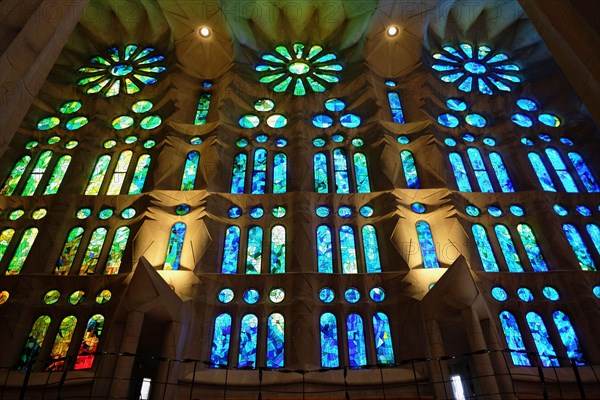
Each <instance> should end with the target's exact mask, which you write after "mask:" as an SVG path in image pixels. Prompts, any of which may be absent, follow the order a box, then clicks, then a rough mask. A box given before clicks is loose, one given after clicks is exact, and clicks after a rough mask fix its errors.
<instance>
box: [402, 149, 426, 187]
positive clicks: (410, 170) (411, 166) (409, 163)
mask: <svg viewBox="0 0 600 400" xmlns="http://www.w3.org/2000/svg"><path fill="white" fill-rule="evenodd" d="M400 159H401V160H402V168H403V169H404V178H405V179H406V187H407V188H409V189H420V188H421V184H420V183H419V175H418V174H417V166H416V165H415V158H414V157H413V154H412V153H411V152H410V151H408V150H402V151H401V152H400Z"/></svg>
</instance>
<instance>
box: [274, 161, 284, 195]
mask: <svg viewBox="0 0 600 400" xmlns="http://www.w3.org/2000/svg"><path fill="white" fill-rule="evenodd" d="M286 191H287V156H286V155H285V154H284V153H276V154H275V156H274V157H273V193H285V192H286Z"/></svg>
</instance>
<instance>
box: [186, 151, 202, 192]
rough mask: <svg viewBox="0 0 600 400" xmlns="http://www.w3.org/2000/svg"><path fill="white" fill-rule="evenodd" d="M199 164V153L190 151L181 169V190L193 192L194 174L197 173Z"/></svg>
mask: <svg viewBox="0 0 600 400" xmlns="http://www.w3.org/2000/svg"><path fill="white" fill-rule="evenodd" d="M199 162H200V153H199V152H197V151H190V152H189V153H188V154H187V156H186V158H185V166H184V167H183V178H182V179H181V190H194V185H195V183H196V174H197V173H198V163H199Z"/></svg>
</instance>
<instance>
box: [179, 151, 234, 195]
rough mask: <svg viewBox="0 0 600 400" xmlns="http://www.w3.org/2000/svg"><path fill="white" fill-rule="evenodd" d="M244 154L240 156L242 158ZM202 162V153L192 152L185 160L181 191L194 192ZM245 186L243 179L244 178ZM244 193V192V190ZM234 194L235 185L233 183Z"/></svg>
mask: <svg viewBox="0 0 600 400" xmlns="http://www.w3.org/2000/svg"><path fill="white" fill-rule="evenodd" d="M240 155H242V154H238V156H240ZM199 162H200V153H198V152H197V151H190V152H189V153H188V154H187V157H186V158H185V166H184V167H183V178H182V179H181V190H194V184H195V182H196V174H197V172H198V163H199ZM242 184H243V178H242ZM242 192H243V190H242ZM232 193H233V183H232Z"/></svg>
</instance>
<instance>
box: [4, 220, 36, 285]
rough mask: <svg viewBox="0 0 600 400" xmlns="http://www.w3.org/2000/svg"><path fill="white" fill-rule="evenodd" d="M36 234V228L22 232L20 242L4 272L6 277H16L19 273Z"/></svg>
mask: <svg viewBox="0 0 600 400" xmlns="http://www.w3.org/2000/svg"><path fill="white" fill-rule="evenodd" d="M37 234H38V229H37V228H29V229H27V230H25V232H23V236H22V237H21V242H20V243H19V245H18V246H17V249H16V250H15V255H14V256H13V258H12V260H10V264H9V265H8V269H7V270H6V275H17V274H19V273H20V272H21V269H22V268H23V265H24V264H25V260H27V256H28V255H29V252H30V251H31V247H32V246H33V242H35V238H36V237H37Z"/></svg>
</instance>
